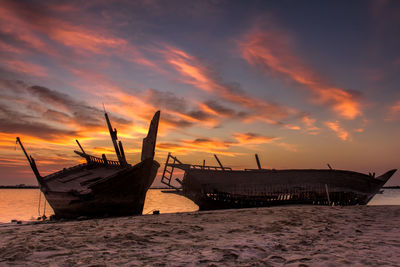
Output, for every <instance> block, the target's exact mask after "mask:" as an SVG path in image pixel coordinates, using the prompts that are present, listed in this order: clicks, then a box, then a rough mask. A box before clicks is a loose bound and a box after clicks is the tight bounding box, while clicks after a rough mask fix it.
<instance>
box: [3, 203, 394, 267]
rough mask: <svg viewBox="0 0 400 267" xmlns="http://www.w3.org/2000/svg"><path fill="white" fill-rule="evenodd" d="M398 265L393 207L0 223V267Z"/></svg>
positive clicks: (279, 209)
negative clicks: (32, 266)
mask: <svg viewBox="0 0 400 267" xmlns="http://www.w3.org/2000/svg"><path fill="white" fill-rule="evenodd" d="M26 264H28V265H36V266H39V265H40V266H42V265H43V266H77V265H78V266H79V265H80V266H90V265H93V266H94V265H96V266H103V265H105V266H117V265H137V266H144V265H149V266H154V265H167V266H199V265H200V266H232V265H235V266H250V265H251V266H259V265H261V266H269V265H271V266H277V265H278V266H279V265H289V266H308V265H309V266H343V265H359V266H365V265H369V266H383V265H386V266H396V265H397V266H399V264H400V206H354V207H321V206H291V207H272V208H259V209H243V210H222V211H210V212H194V213H180V214H161V215H146V216H137V217H122V218H106V219H94V220H84V221H68V222H57V223H42V224H35V225H24V224H22V225H10V224H7V225H2V226H0V266H4V265H6V266H7V265H26Z"/></svg>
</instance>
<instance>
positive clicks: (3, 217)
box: [0, 189, 400, 223]
mask: <svg viewBox="0 0 400 267" xmlns="http://www.w3.org/2000/svg"><path fill="white" fill-rule="evenodd" d="M162 191H165V190H162V189H150V190H148V191H147V195H146V201H145V203H144V208H143V214H151V213H152V212H153V211H154V210H159V211H160V213H175V212H192V211H196V210H198V206H197V205H196V204H194V203H193V202H192V201H191V200H189V199H187V198H185V197H183V196H180V195H177V194H173V193H171V191H168V192H169V193H163V192H162ZM368 205H400V190H398V189H385V190H384V191H383V194H377V195H376V196H375V197H374V198H373V199H372V200H371V202H370V203H369V204H368ZM43 214H45V215H46V216H47V217H49V216H50V215H52V214H54V212H53V210H52V209H51V207H50V206H49V204H48V203H45V200H44V197H43V195H42V194H41V193H40V191H39V190H38V189H0V223H9V222H10V221H11V220H22V221H29V220H36V219H37V218H38V217H40V216H42V215H43Z"/></svg>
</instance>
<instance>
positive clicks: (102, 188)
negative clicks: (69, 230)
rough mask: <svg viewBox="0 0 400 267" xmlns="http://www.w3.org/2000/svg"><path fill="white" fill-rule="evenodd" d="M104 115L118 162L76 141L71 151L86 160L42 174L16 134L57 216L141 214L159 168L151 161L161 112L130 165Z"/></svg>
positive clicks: (155, 116)
mask: <svg viewBox="0 0 400 267" xmlns="http://www.w3.org/2000/svg"><path fill="white" fill-rule="evenodd" d="M104 115H105V118H106V121H107V125H108V129H109V132H110V135H111V139H112V142H113V144H114V148H115V152H116V154H117V158H118V161H113V160H108V159H107V158H106V156H105V155H104V154H103V155H102V157H101V158H99V157H95V156H92V155H89V154H87V153H86V152H85V151H84V150H83V148H82V147H81V145H80V144H79V142H78V141H77V143H78V145H79V147H80V149H81V151H74V152H75V153H77V154H78V155H79V156H81V157H83V158H84V159H85V160H86V163H84V164H80V165H77V166H74V167H71V168H68V169H65V168H64V169H63V170H61V171H59V172H56V173H53V174H50V175H47V176H44V177H42V176H41V175H40V174H39V171H38V169H37V166H36V163H35V160H34V159H33V158H32V157H31V156H28V154H27V152H26V151H25V149H24V147H23V145H22V143H21V140H20V139H19V138H18V137H17V142H19V144H20V145H21V148H22V150H23V151H24V153H25V156H26V157H27V159H28V161H29V164H30V166H31V168H32V170H33V173H34V174H35V176H36V179H37V181H38V183H39V186H40V190H41V191H42V192H43V194H44V196H45V197H46V200H47V202H48V203H49V204H50V206H51V207H52V208H53V210H54V213H55V216H56V217H57V218H76V217H80V216H86V217H103V216H122V215H140V214H142V211H143V205H144V200H145V196H146V192H147V190H148V188H149V187H150V185H151V184H152V183H153V181H154V178H155V177H156V174H157V170H158V168H159V167H160V164H159V163H158V162H157V161H155V160H154V151H155V144H156V138H157V130H158V122H159V118H160V111H157V112H156V113H155V115H154V117H153V119H152V121H151V123H150V127H149V132H148V135H147V137H146V138H144V139H143V146H142V155H141V162H139V163H137V164H135V165H133V166H132V165H131V164H129V163H128V162H127V161H126V158H125V154H124V149H123V146H122V143H121V141H119V142H118V143H117V130H116V129H114V130H113V128H112V127H111V123H110V120H109V118H108V115H107V113H105V114H104Z"/></svg>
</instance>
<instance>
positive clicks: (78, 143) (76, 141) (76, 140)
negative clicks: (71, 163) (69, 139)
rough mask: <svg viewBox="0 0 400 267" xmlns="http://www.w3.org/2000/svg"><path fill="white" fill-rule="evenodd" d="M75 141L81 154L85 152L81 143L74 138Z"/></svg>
mask: <svg viewBox="0 0 400 267" xmlns="http://www.w3.org/2000/svg"><path fill="white" fill-rule="evenodd" d="M75 141H76V143H77V144H78V146H79V148H80V149H81V150H82V153H83V154H86V152H85V150H83V148H82V146H81V144H80V143H79V141H78V140H77V139H75Z"/></svg>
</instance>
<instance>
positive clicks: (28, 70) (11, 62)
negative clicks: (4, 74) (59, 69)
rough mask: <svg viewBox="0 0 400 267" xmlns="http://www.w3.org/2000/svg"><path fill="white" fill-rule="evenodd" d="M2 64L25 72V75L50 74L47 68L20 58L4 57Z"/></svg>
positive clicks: (44, 75)
mask: <svg viewBox="0 0 400 267" xmlns="http://www.w3.org/2000/svg"><path fill="white" fill-rule="evenodd" d="M1 64H2V65H3V66H4V67H6V68H8V69H9V70H12V71H14V72H19V73H23V74H25V75H31V76H37V77H47V76H48V73H47V69H46V68H44V67H42V66H39V65H36V64H33V63H28V62H26V61H21V60H18V59H2V60H1Z"/></svg>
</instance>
